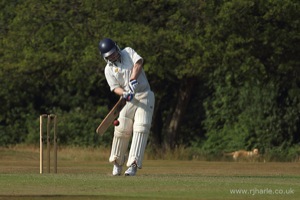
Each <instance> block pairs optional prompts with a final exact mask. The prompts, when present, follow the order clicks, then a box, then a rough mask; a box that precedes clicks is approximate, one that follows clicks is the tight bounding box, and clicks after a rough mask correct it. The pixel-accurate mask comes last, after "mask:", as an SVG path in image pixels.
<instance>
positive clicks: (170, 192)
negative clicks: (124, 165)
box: [0, 147, 300, 200]
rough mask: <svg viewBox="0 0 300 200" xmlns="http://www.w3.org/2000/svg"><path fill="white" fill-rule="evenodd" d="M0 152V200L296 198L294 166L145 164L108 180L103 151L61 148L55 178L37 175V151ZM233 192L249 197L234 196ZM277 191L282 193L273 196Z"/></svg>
mask: <svg viewBox="0 0 300 200" xmlns="http://www.w3.org/2000/svg"><path fill="white" fill-rule="evenodd" d="M0 150H1V151H0V160H1V163H0V200H2V199H10V200H11V199H13V200H16V199H21V200H29V199H57V200H58V199H59V200H61V199H63V200H68V199H73V200H77V199H159V200H160V199H299V195H300V163H296V162H293V163H288V162H284V163H278V162H270V163H268V162H266V163H263V162H256V163H247V162H238V163H235V162H206V161H184V160H181V161H178V160H147V159H146V160H145V162H144V167H143V169H141V170H139V171H138V175H137V176H135V177H125V176H120V177H113V176H111V170H112V166H111V164H109V163H108V162H107V156H108V155H109V151H108V150H105V149H80V148H62V149H60V150H59V152H58V174H42V175H41V174H39V152H38V148H34V147H32V148H28V147H16V148H8V149H7V148H0ZM236 189H244V190H245V191H246V192H248V194H233V193H232V192H234V191H235V190H236ZM276 190H277V192H283V193H285V194H275V192H276ZM251 191H252V193H251V194H250V192H251ZM255 191H256V193H255V194H254V192H255ZM271 191H272V192H273V193H274V194H269V193H270V192H271ZM235 192H237V191H235ZM240 192H241V191H240ZM268 192H269V193H268ZM287 192H288V194H286V193H287Z"/></svg>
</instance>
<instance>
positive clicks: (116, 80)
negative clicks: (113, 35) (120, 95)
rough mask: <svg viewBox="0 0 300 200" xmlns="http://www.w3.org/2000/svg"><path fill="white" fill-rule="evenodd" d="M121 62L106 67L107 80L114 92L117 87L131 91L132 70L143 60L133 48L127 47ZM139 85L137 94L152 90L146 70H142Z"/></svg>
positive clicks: (123, 51) (138, 79) (122, 54)
mask: <svg viewBox="0 0 300 200" xmlns="http://www.w3.org/2000/svg"><path fill="white" fill-rule="evenodd" d="M120 54H121V59H120V60H121V61H120V62H119V61H117V62H114V63H111V62H108V63H107V65H106V66H105V70H104V73H105V78H106V80H107V83H108V85H109V87H110V90H111V91H113V90H114V89H115V88H117V87H121V88H123V89H124V90H125V91H129V81H130V76H131V73H132V68H133V66H134V64H135V63H136V62H137V61H138V60H140V59H143V58H142V57H141V56H140V55H138V54H137V53H136V52H135V51H134V50H133V49H132V48H130V47H126V48H125V49H123V50H121V51H120ZM137 81H138V83H139V85H138V86H137V88H136V91H135V92H136V93H141V92H146V91H149V90H150V85H149V82H148V80H147V77H146V74H145V72H144V69H142V71H141V73H140V75H139V77H138V78H137Z"/></svg>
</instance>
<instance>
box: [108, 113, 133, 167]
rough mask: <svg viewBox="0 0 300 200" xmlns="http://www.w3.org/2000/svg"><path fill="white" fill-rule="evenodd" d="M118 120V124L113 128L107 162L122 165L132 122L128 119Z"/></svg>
mask: <svg viewBox="0 0 300 200" xmlns="http://www.w3.org/2000/svg"><path fill="white" fill-rule="evenodd" d="M118 120H119V122H120V124H119V126H116V127H115V132H114V138H113V142H112V147H111V153H110V157H109V162H117V163H118V164H119V165H123V164H124V162H125V155H126V153H127V149H128V144H129V140H130V137H131V134H132V124H133V121H132V120H131V119H129V118H119V119H118Z"/></svg>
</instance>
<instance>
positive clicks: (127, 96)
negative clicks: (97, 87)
mask: <svg viewBox="0 0 300 200" xmlns="http://www.w3.org/2000/svg"><path fill="white" fill-rule="evenodd" d="M122 96H123V98H124V99H126V101H131V100H132V99H133V97H134V94H133V93H132V92H123V95H122Z"/></svg>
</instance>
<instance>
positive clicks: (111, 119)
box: [96, 97, 126, 135]
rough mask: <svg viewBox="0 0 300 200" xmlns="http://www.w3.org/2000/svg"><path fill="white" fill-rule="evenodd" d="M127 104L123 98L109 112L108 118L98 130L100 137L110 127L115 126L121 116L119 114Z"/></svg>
mask: <svg viewBox="0 0 300 200" xmlns="http://www.w3.org/2000/svg"><path fill="white" fill-rule="evenodd" d="M125 104H126V100H125V99H123V98H122V97H121V98H120V99H119V100H118V102H117V103H116V104H115V105H114V107H113V108H112V109H111V110H110V111H109V113H108V114H107V115H106V117H105V118H104V119H103V120H102V122H101V123H100V125H99V126H98V128H97V130H96V133H98V134H99V135H103V134H104V133H105V132H106V130H107V129H108V128H109V126H110V125H112V124H113V122H114V120H115V119H116V118H117V117H118V116H119V113H120V111H121V110H122V108H124V106H125Z"/></svg>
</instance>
